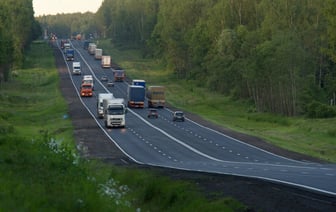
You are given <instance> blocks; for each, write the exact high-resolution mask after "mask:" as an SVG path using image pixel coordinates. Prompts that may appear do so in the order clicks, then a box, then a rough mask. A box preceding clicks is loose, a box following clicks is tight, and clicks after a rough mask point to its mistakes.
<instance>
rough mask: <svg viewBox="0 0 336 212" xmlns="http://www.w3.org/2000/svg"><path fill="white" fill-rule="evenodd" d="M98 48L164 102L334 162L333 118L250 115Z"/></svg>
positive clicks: (139, 61) (124, 54)
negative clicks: (160, 92)
mask: <svg viewBox="0 0 336 212" xmlns="http://www.w3.org/2000/svg"><path fill="white" fill-rule="evenodd" d="M100 46H101V47H103V49H104V51H105V52H109V53H110V54H111V55H112V59H113V60H114V62H116V63H118V64H119V65H120V66H121V67H123V68H124V69H125V70H126V73H127V75H128V76H129V77H131V78H137V79H141V78H142V79H145V80H146V81H147V82H148V84H152V85H154V84H155V85H165V86H166V87H167V100H168V101H169V103H170V104H172V105H174V106H176V107H178V108H181V109H183V110H186V111H190V112H193V113H196V114H199V115H200V116H202V117H203V118H205V119H207V120H210V121H212V122H214V123H217V124H219V125H221V126H224V127H227V128H231V129H233V130H236V131H240V132H243V133H246V134H250V135H255V136H258V137H260V138H263V139H265V140H266V141H268V142H270V143H273V144H276V145H278V146H280V147H283V148H285V149H289V150H292V151H295V152H300V153H303V154H306V155H311V156H314V157H316V158H320V159H323V160H326V161H329V162H336V127H335V126H336V118H331V119H306V118H303V117H294V118H288V117H283V116H276V115H272V114H262V113H256V112H251V111H253V108H252V109H251V105H249V104H247V103H246V102H237V101H232V100H231V99H230V98H228V97H225V96H223V95H220V94H218V93H214V92H209V91H208V90H206V89H204V88H200V87H199V86H197V85H196V83H195V82H192V81H186V80H178V79H176V77H175V76H174V73H173V72H172V71H170V70H167V69H164V68H162V66H160V63H159V62H157V61H154V60H151V59H143V58H142V57H141V55H140V54H139V52H137V51H134V50H120V49H117V48H114V47H113V46H112V45H111V44H110V42H108V41H100Z"/></svg>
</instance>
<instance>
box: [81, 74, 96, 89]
mask: <svg viewBox="0 0 336 212" xmlns="http://www.w3.org/2000/svg"><path fill="white" fill-rule="evenodd" d="M84 83H85V84H90V85H91V86H92V90H94V84H93V77H92V75H84V76H83V79H82V84H84Z"/></svg>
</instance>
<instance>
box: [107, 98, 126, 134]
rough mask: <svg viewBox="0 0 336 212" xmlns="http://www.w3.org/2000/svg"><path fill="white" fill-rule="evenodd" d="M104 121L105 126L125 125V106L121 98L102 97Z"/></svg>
mask: <svg viewBox="0 0 336 212" xmlns="http://www.w3.org/2000/svg"><path fill="white" fill-rule="evenodd" d="M103 110H104V123H105V127H106V128H110V127H125V126H126V119H125V115H126V113H127V108H126V106H125V101H124V99H122V98H114V99H104V100H103Z"/></svg>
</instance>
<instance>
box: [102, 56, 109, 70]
mask: <svg viewBox="0 0 336 212" xmlns="http://www.w3.org/2000/svg"><path fill="white" fill-rule="evenodd" d="M101 67H102V68H111V56H108V55H103V56H102V58H101Z"/></svg>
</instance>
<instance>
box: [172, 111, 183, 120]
mask: <svg viewBox="0 0 336 212" xmlns="http://www.w3.org/2000/svg"><path fill="white" fill-rule="evenodd" d="M173 121H184V113H183V112H182V111H175V112H174V113H173Z"/></svg>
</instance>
